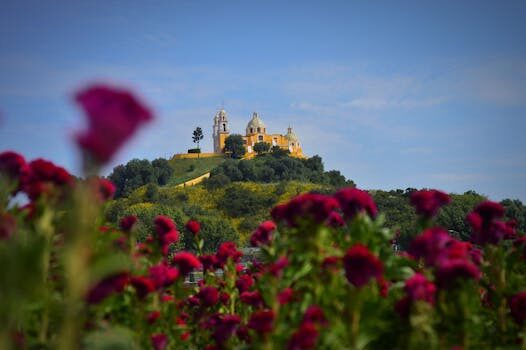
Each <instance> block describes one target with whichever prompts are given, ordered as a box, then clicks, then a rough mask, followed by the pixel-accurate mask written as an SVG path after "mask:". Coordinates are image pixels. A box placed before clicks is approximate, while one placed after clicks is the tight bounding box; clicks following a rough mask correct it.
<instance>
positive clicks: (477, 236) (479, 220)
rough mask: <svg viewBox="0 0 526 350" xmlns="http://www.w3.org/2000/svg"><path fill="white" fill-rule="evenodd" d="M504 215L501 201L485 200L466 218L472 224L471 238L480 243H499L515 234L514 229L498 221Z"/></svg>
mask: <svg viewBox="0 0 526 350" xmlns="http://www.w3.org/2000/svg"><path fill="white" fill-rule="evenodd" d="M502 216H504V207H503V206H502V205H500V204H499V203H495V202H491V201H485V202H482V203H480V204H479V205H478V206H477V207H475V209H474V210H473V211H472V212H471V213H469V214H468V216H467V217H466V220H467V221H468V222H469V224H470V225H471V230H472V235H471V240H472V241H473V242H474V243H476V244H480V245H485V244H498V243H499V242H500V241H501V240H502V239H504V238H506V237H509V236H510V235H513V234H514V229H513V228H510V227H508V226H507V225H506V224H505V223H503V222H500V221H497V219H500V218H501V217H502Z"/></svg>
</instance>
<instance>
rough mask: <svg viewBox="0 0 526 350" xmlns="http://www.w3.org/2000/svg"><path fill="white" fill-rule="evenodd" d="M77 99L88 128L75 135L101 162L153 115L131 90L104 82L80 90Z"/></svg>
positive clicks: (87, 150) (110, 156)
mask: <svg viewBox="0 0 526 350" xmlns="http://www.w3.org/2000/svg"><path fill="white" fill-rule="evenodd" d="M75 100H76V102H77V104H78V105H79V106H80V107H82V109H83V110H84V112H85V114H86V117H87V119H88V129H87V130H85V131H83V132H80V133H78V134H77V135H76V141H77V144H78V145H79V146H80V147H81V148H82V149H83V150H84V151H85V152H87V153H89V154H90V155H91V157H92V158H93V159H94V160H96V161H97V162H98V163H101V164H105V163H107V162H108V161H110V160H111V159H112V158H113V156H114V155H115V153H116V152H117V151H118V149H119V148H120V147H121V146H122V145H123V144H124V143H125V142H126V141H127V140H128V139H129V138H130V137H131V136H133V134H134V133H135V132H136V131H137V129H138V128H139V126H141V125H142V124H144V123H146V122H149V121H150V120H152V119H153V116H152V113H151V112H150V111H149V110H148V108H147V107H145V106H144V105H143V104H142V103H141V102H139V100H138V99H137V98H136V97H135V96H133V95H132V94H131V93H130V92H128V91H124V90H120V89H116V88H112V87H108V86H104V85H94V86H90V87H88V88H86V89H84V90H82V91H80V92H78V93H77V94H76V96H75Z"/></svg>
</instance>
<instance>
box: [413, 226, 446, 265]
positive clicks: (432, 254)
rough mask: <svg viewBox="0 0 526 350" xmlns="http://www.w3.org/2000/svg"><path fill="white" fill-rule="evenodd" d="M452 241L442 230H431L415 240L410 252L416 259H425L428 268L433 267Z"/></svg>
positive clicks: (436, 228)
mask: <svg viewBox="0 0 526 350" xmlns="http://www.w3.org/2000/svg"><path fill="white" fill-rule="evenodd" d="M452 240H453V238H452V237H451V236H450V235H449V234H448V233H447V231H445V230H443V229H442V228H439V227H435V228H430V229H427V230H425V231H424V232H423V233H421V234H420V235H418V236H416V237H415V238H414V239H413V241H412V242H411V244H410V246H409V250H408V252H409V254H411V256H413V257H414V258H415V259H424V261H425V263H426V265H427V266H432V265H434V264H435V263H436V261H437V259H438V258H439V256H440V254H442V253H443V252H444V250H445V249H446V247H447V246H448V245H449V244H450V243H451V241H452Z"/></svg>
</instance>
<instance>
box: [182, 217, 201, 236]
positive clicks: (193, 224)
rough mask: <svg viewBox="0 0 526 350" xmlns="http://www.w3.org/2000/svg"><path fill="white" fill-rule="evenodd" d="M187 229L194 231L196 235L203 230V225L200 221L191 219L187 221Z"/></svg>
mask: <svg viewBox="0 0 526 350" xmlns="http://www.w3.org/2000/svg"><path fill="white" fill-rule="evenodd" d="M185 227H186V229H187V230H188V231H190V232H192V234H193V235H194V236H195V235H197V234H198V233H199V231H200V230H201V225H200V224H199V222H198V221H195V220H190V221H188V222H187V223H186V226H185Z"/></svg>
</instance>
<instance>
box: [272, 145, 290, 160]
mask: <svg viewBox="0 0 526 350" xmlns="http://www.w3.org/2000/svg"><path fill="white" fill-rule="evenodd" d="M270 153H271V154H272V156H273V157H275V158H283V157H288V156H289V154H290V152H289V150H288V149H283V148H281V147H279V146H272V148H271V149H270Z"/></svg>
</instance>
